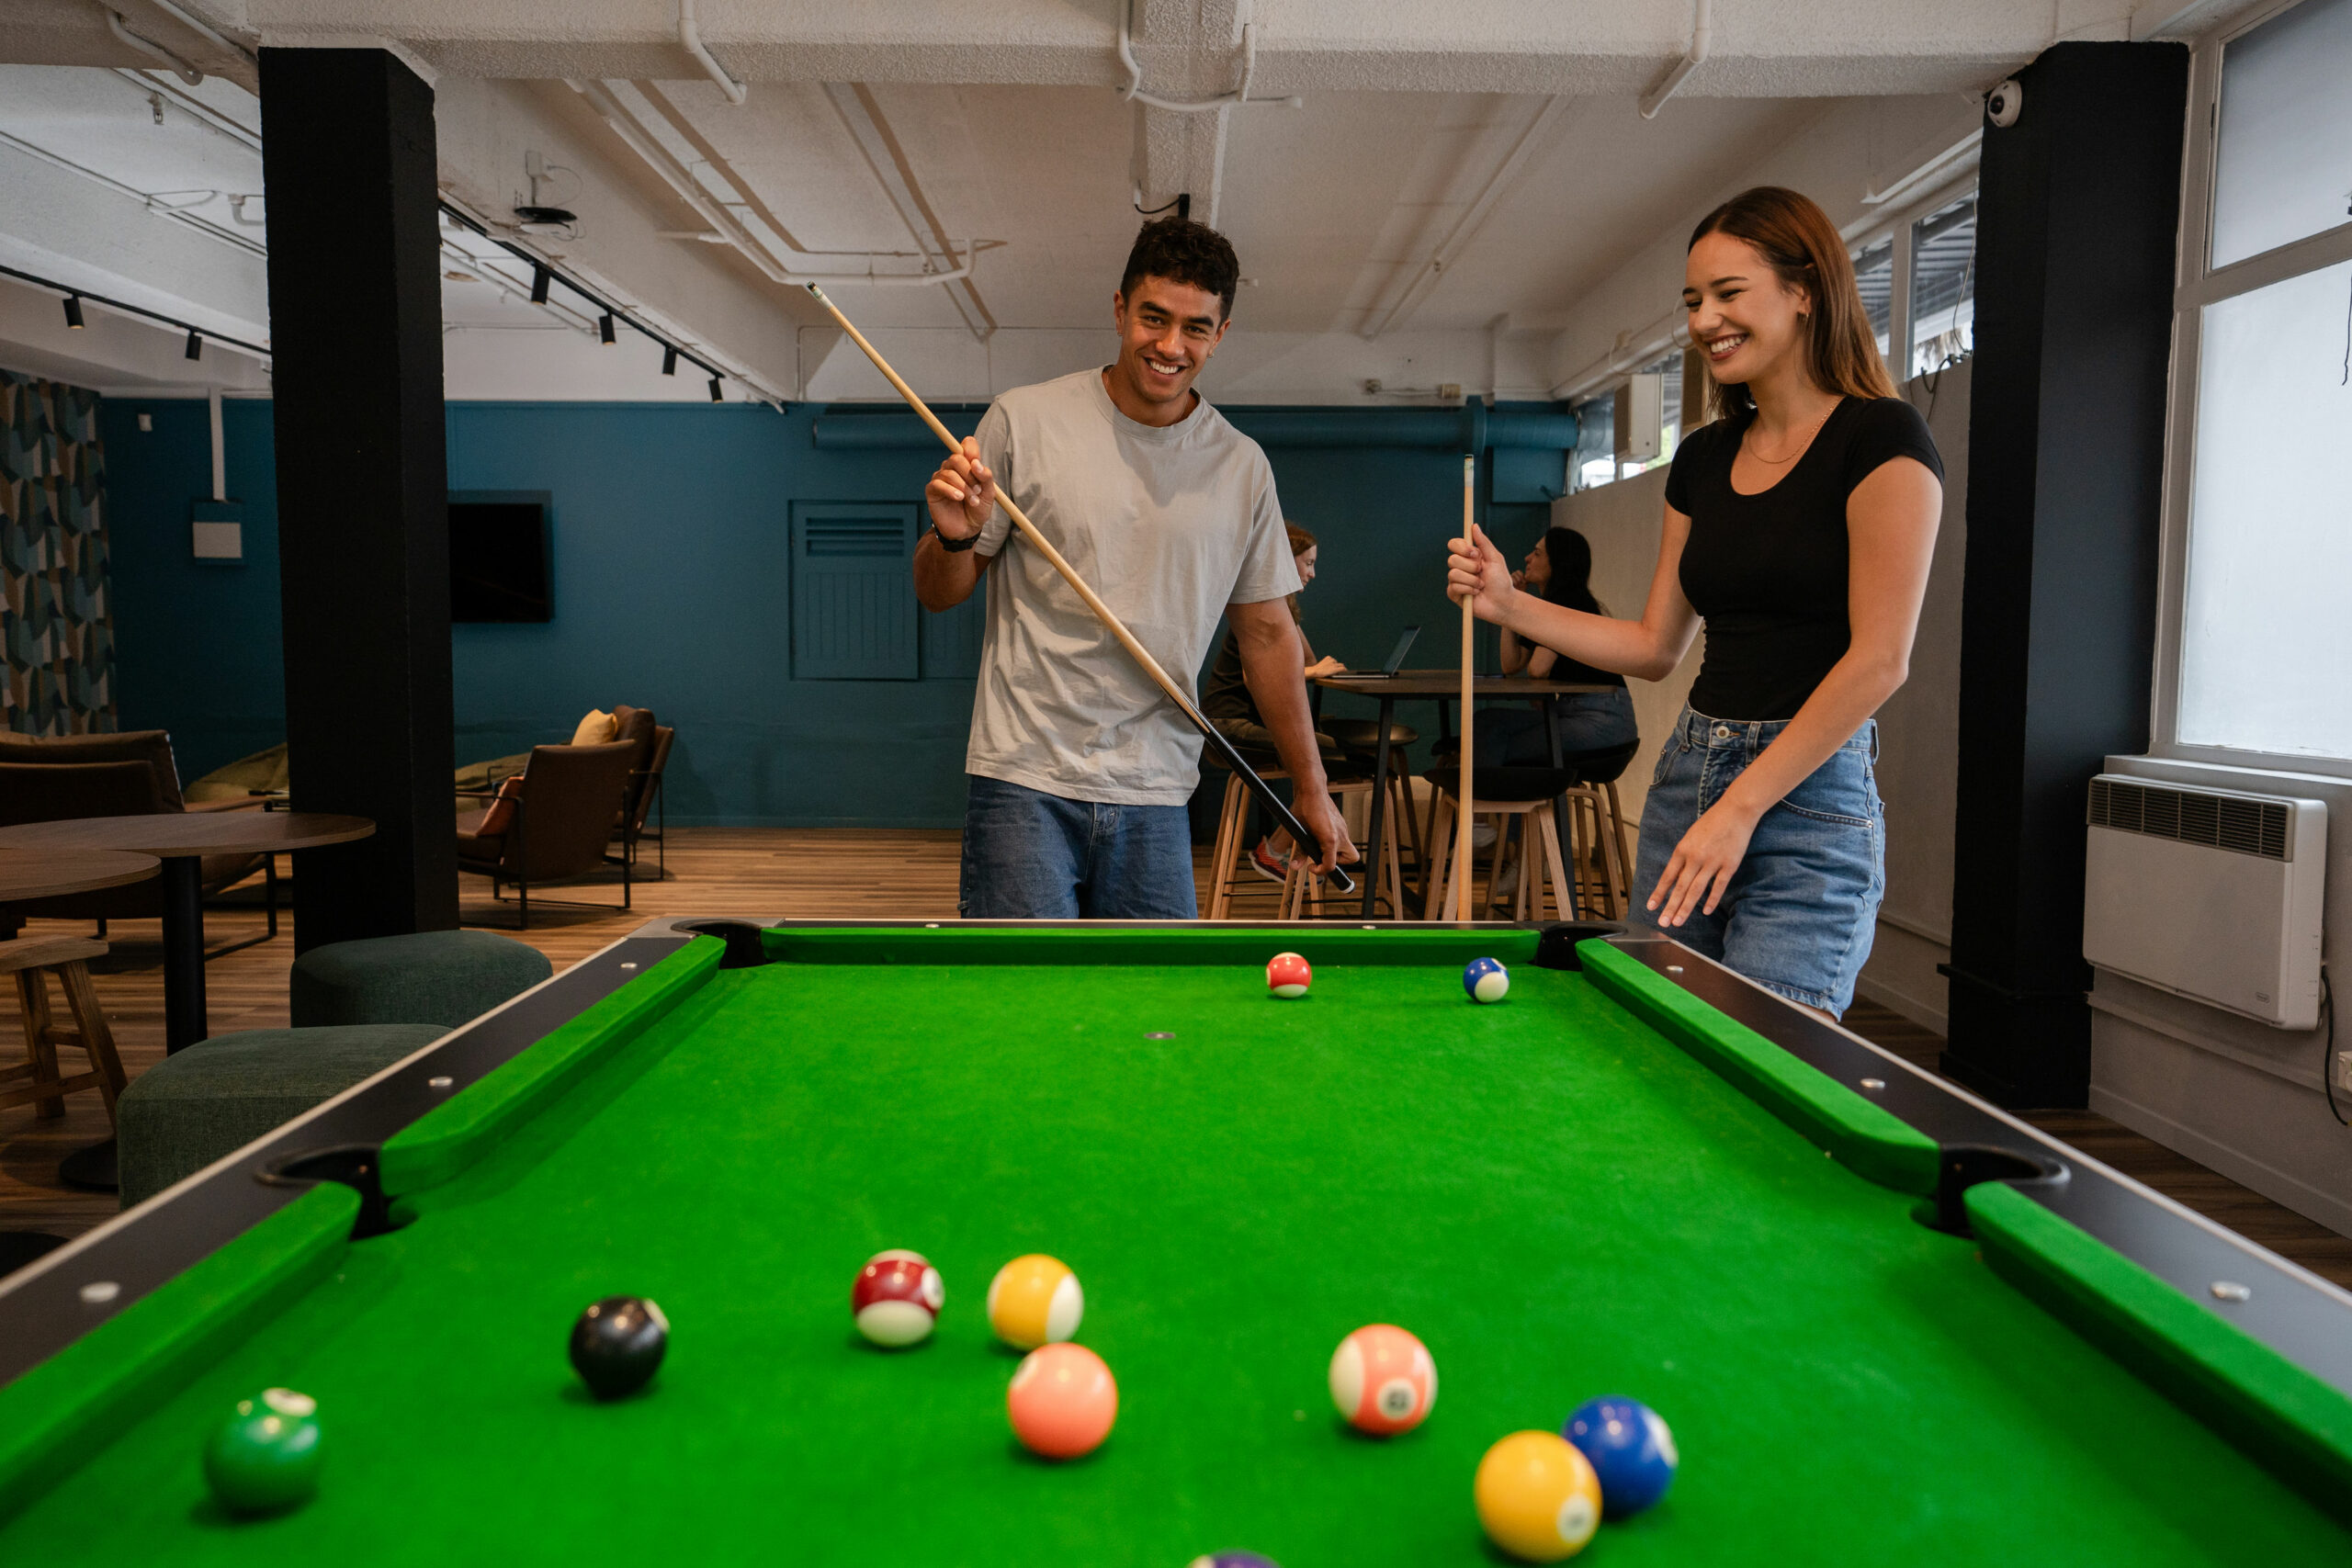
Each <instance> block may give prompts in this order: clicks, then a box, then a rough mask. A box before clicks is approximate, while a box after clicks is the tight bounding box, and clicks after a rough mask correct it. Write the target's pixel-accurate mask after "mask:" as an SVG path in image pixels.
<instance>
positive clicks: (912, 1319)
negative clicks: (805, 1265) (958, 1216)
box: [849, 1247, 947, 1349]
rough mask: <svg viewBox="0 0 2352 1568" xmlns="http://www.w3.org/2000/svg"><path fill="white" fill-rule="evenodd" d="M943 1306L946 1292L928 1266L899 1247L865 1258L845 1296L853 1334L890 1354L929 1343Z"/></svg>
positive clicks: (929, 1263)
mask: <svg viewBox="0 0 2352 1568" xmlns="http://www.w3.org/2000/svg"><path fill="white" fill-rule="evenodd" d="M946 1300H947V1287H946V1286H945V1285H944V1284H943V1283H942V1282H941V1280H940V1278H939V1270H938V1269H933V1267H932V1266H931V1260H930V1259H929V1258H925V1257H923V1255H922V1253H920V1252H908V1251H905V1250H903V1249H901V1248H897V1247H894V1248H892V1249H891V1250H890V1251H888V1252H877V1253H876V1254H875V1255H874V1256H873V1257H872V1258H867V1259H866V1260H865V1268H863V1269H859V1270H858V1271H857V1283H856V1284H854V1285H853V1286H852V1287H851V1288H850V1294H849V1304H850V1310H851V1311H852V1312H854V1313H855V1314H857V1331H858V1332H859V1333H860V1334H863V1335H865V1337H867V1338H868V1339H871V1340H872V1341H874V1343H876V1345H888V1346H889V1347H891V1348H894V1349H895V1348H898V1347H899V1346H901V1345H913V1344H916V1343H919V1342H920V1341H922V1340H923V1339H927V1338H929V1337H931V1325H933V1323H936V1322H937V1321H938V1320H939V1309H940V1306H941V1304H942V1303H944V1302H945V1301H946Z"/></svg>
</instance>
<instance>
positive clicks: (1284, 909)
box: [1275, 774, 1407, 920]
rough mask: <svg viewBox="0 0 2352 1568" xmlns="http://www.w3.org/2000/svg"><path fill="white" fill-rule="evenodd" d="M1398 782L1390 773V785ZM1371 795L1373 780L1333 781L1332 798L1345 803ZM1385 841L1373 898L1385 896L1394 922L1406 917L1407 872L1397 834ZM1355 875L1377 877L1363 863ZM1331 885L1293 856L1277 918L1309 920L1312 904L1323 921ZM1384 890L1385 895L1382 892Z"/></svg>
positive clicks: (1385, 838)
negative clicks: (1309, 908) (1350, 797)
mask: <svg viewBox="0 0 2352 1568" xmlns="http://www.w3.org/2000/svg"><path fill="white" fill-rule="evenodd" d="M1396 782H1397V775H1395V774H1391V775H1390V776H1389V783H1390V784H1395V783H1396ZM1371 794H1372V781H1371V780H1370V779H1368V778H1363V779H1337V780H1334V781H1332V784H1331V798H1332V799H1334V800H1337V801H1341V802H1344V801H1345V800H1346V799H1347V797H1348V796H1350V795H1365V796H1369V795H1371ZM1345 815H1346V813H1345V811H1344V809H1343V810H1342V811H1341V816H1342V817H1344V816H1345ZM1382 839H1383V840H1384V841H1383V843H1382V845H1381V848H1382V849H1383V851H1384V853H1383V854H1382V856H1381V857H1380V858H1381V864H1380V866H1379V868H1378V873H1377V875H1376V876H1375V879H1374V888H1373V897H1374V900H1375V901H1377V900H1378V899H1380V898H1381V897H1384V896H1385V897H1386V898H1387V900H1388V909H1389V914H1390V917H1391V918H1392V919H1399V920H1401V919H1406V918H1407V916H1406V914H1405V873H1404V868H1403V863H1402V862H1401V861H1399V860H1398V858H1397V835H1396V833H1395V832H1394V831H1391V832H1388V833H1385V834H1383V835H1382ZM1356 847H1357V848H1358V849H1359V850H1362V849H1363V848H1365V847H1366V846H1365V845H1363V844H1361V843H1360V844H1358V845H1357V846H1356ZM1355 874H1357V875H1358V876H1363V875H1368V874H1372V873H1367V872H1366V871H1365V870H1364V867H1363V863H1361V862H1359V863H1357V865H1356V870H1355ZM1328 886H1329V884H1327V883H1326V882H1325V881H1324V879H1323V878H1321V877H1319V876H1317V875H1316V874H1315V873H1314V871H1313V870H1312V869H1311V868H1310V867H1309V866H1308V864H1307V863H1306V857H1305V856H1303V855H1293V856H1291V857H1290V871H1289V873H1288V874H1286V875H1284V876H1283V901H1282V905H1281V908H1280V909H1279V911H1278V912H1277V914H1276V915H1275V919H1283V920H1303V919H1308V918H1310V917H1309V916H1308V915H1307V912H1306V910H1307V906H1308V905H1309V904H1312V905H1313V906H1314V908H1315V913H1314V915H1313V917H1312V918H1313V919H1318V920H1319V919H1323V918H1324V916H1323V909H1324V905H1325V904H1326V903H1327V902H1328V901H1329V893H1328V892H1327V891H1326V889H1327V888H1328ZM1384 889H1385V894H1384V891H1383V890H1384ZM1348 897H1351V898H1352V897H1355V896H1354V895H1352V894H1351V895H1348Z"/></svg>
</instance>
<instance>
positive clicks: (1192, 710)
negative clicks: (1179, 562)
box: [801, 283, 1356, 893]
mask: <svg viewBox="0 0 2352 1568" xmlns="http://www.w3.org/2000/svg"><path fill="white" fill-rule="evenodd" d="M801 287H802V288H806V289H808V290H809V295H810V297H811V298H813V299H815V300H816V301H817V303H818V304H820V305H822V306H823V307H824V308H825V310H826V313H827V314H829V315H831V317H832V318H833V320H834V321H838V322H840V323H841V329H842V331H843V332H845V333H849V338H850V341H851V342H852V343H854V344H857V346H858V347H859V348H861V349H863V350H865V357H866V358H868V359H870V360H872V361H873V362H874V368H876V370H879V371H880V372H882V378H883V379H884V380H886V381H888V382H889V383H890V385H892V386H893V387H896V388H897V389H899V396H900V397H902V398H904V399H906V400H907V406H908V407H909V408H910V409H912V410H914V411H915V412H917V413H919V414H921V415H922V422H923V423H925V424H927V425H929V426H931V429H932V434H934V435H937V436H938V437H939V439H940V440H941V441H943V442H944V443H945V444H946V446H947V449H948V450H949V451H950V452H961V451H962V450H963V449H964V444H963V443H962V442H960V441H958V440H956V435H955V433H954V432H952V431H950V430H949V429H948V428H947V427H946V426H945V425H944V424H942V423H940V422H939V416H938V415H937V414H935V413H933V412H931V408H930V405H929V404H927V403H925V402H924V401H923V400H922V399H921V398H920V397H917V396H916V395H915V389H913V388H912V387H910V386H908V385H907V384H906V382H904V381H902V380H900V379H899V373H898V372H897V371H896V370H893V369H891V368H890V362H889V361H888V360H887V359H885V358H883V357H882V355H881V354H880V352H879V351H878V350H876V348H875V346H874V345H873V344H870V343H868V342H866V341H865V333H862V332H859V331H858V330H857V328H856V326H855V325H854V324H853V323H852V322H851V321H850V319H849V318H848V317H847V316H844V315H842V312H841V308H840V307H839V306H837V305H835V304H834V303H833V302H832V301H831V299H826V298H825V291H824V290H823V289H821V288H818V287H817V286H816V285H815V284H813V283H804V284H802V285H801ZM989 489H990V490H992V491H995V492H996V503H997V504H998V505H999V506H1001V507H1003V508H1004V513H1005V515H1006V516H1008V517H1010V518H1012V524H1013V526H1014V527H1016V528H1019V529H1020V530H1021V536H1022V537H1023V538H1024V539H1026V540H1028V541H1029V543H1030V544H1031V545H1032V546H1033V547H1035V548H1036V549H1037V550H1039V551H1041V552H1042V553H1043V554H1044V555H1045V558H1046V561H1047V562H1048V563H1049V564H1050V565H1051V566H1052V567H1053V569H1054V570H1056V571H1057V572H1059V573H1061V575H1062V581H1065V582H1067V583H1069V585H1070V587H1071V589H1072V590H1073V591H1074V592H1076V593H1077V594H1078V596H1079V597H1080V599H1083V600H1084V601H1086V607H1087V608H1088V609H1090V610H1091V611H1093V612H1094V618H1095V619H1096V620H1099V621H1101V622H1102V623H1103V627H1104V629H1106V630H1107V631H1109V632H1110V634H1111V635H1112V636H1113V637H1116V638H1117V639H1118V641H1119V646H1120V647H1121V648H1124V649H1126V650H1127V652H1128V654H1129V656H1130V657H1132V658H1133V659H1134V660H1135V661H1136V663H1137V664H1140V665H1142V666H1143V672H1144V673H1145V674H1147V675H1148V676H1150V677H1151V679H1152V681H1153V682H1154V683H1155V684H1156V685H1158V686H1159V689H1160V690H1161V691H1162V692H1165V693H1166V694H1168V700H1169V701H1170V702H1171V703H1174V704H1175V705H1176V706H1177V709H1178V711H1180V712H1181V713H1182V714H1183V716H1185V717H1186V718H1188V719H1191V720H1192V721H1193V728H1195V729H1197V730H1199V731H1200V732H1201V739H1204V740H1206V741H1207V742H1208V743H1209V746H1210V748H1211V749H1212V750H1215V751H1216V754H1217V760H1218V761H1221V762H1223V763H1224V764H1225V766H1226V768H1227V770H1228V771H1229V772H1230V773H1232V774H1233V776H1234V777H1235V778H1238V779H1239V780H1240V781H1241V782H1242V783H1243V784H1247V785H1249V787H1250V794H1252V795H1256V796H1257V797H1258V801H1259V804H1261V805H1262V806H1263V807H1265V808H1266V809H1267V810H1268V811H1271V812H1272V813H1273V815H1274V819H1275V820H1276V821H1278V822H1280V823H1281V824H1282V825H1283V827H1284V828H1286V829H1289V830H1290V836H1291V839H1292V841H1293V842H1295V843H1299V844H1305V843H1307V842H1308V841H1310V840H1312V841H1313V842H1315V843H1317V844H1318V845H1319V844H1320V843H1321V842H1322V840H1321V839H1319V838H1317V836H1316V835H1315V834H1313V833H1310V832H1308V831H1307V830H1306V828H1305V827H1304V826H1302V825H1301V824H1300V822H1299V820H1298V818H1296V817H1295V816H1293V815H1292V814H1291V809H1290V807H1287V806H1285V805H1283V803H1282V801H1281V800H1280V799H1278V798H1277V797H1276V796H1275V795H1274V792H1273V789H1272V786H1271V785H1269V784H1267V783H1266V781H1265V780H1263V779H1261V778H1260V777H1259V776H1258V772H1257V770H1256V769H1254V768H1252V767H1251V766H1250V764H1249V763H1247V762H1245V761H1242V760H1241V753H1240V752H1239V751H1238V750H1235V749H1234V745H1233V742H1232V741H1230V740H1227V739H1226V738H1225V737H1224V736H1223V735H1221V734H1219V733H1218V732H1217V729H1216V726H1215V725H1212V724H1211V723H1209V721H1208V720H1207V719H1205V718H1204V717H1203V716H1201V710H1200V709H1198V708H1196V707H1194V706H1193V703H1192V699H1191V698H1189V697H1187V696H1185V695H1184V694H1183V693H1182V691H1180V690H1178V689H1177V685H1176V682H1173V681H1171V680H1170V679H1169V678H1168V671H1165V670H1162V669H1161V668H1160V667H1159V660H1157V659H1154V658H1153V657H1152V656H1151V650H1150V649H1148V648H1146V647H1144V645H1143V644H1141V643H1139V642H1137V641H1136V637H1135V634H1134V633H1133V632H1131V631H1129V630H1127V628H1126V627H1125V626H1123V625H1121V624H1120V621H1119V617H1118V616H1117V615H1114V614H1112V611H1111V606H1109V605H1108V604H1104V603H1103V601H1102V600H1101V599H1099V598H1097V597H1096V596H1095V592H1094V590H1092V589H1091V588H1089V587H1088V586H1087V585H1086V581H1085V579H1083V578H1081V577H1080V576H1079V575H1078V570H1077V569H1076V568H1075V567H1073V566H1071V565H1070V564H1069V561H1067V560H1065V559H1063V558H1062V553H1061V551H1059V550H1057V549H1056V548H1054V547H1053V543H1052V541H1050V540H1048V539H1047V538H1046V536H1045V535H1043V534H1041V533H1039V532H1038V531H1037V525H1035V523H1032V522H1030V521H1029V518H1028V516H1027V514H1026V513H1023V511H1022V510H1021V508H1020V507H1018V506H1016V505H1014V504H1013V501H1012V497H1011V496H1009V495H1007V494H1005V493H1004V487H1003V486H1002V485H1000V484H995V483H991V484H990V485H989ZM1342 847H1345V846H1342ZM1329 880H1330V881H1331V883H1332V885H1333V886H1336V887H1338V888H1339V890H1340V892H1342V893H1352V892H1354V891H1355V890H1356V885H1355V881H1354V879H1353V878H1351V877H1350V876H1349V875H1348V873H1347V868H1346V867H1345V866H1342V865H1340V863H1338V862H1337V861H1336V860H1334V862H1333V863H1332V865H1331V875H1330V878H1329Z"/></svg>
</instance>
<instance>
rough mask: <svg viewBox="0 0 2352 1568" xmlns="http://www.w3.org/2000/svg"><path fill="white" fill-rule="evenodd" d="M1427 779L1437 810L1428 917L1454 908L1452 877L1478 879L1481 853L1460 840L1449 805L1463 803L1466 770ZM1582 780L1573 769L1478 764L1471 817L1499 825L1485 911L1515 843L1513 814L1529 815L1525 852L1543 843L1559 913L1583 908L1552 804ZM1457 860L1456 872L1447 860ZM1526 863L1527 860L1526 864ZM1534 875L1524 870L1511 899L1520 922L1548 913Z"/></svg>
mask: <svg viewBox="0 0 2352 1568" xmlns="http://www.w3.org/2000/svg"><path fill="white" fill-rule="evenodd" d="M1423 777H1425V778H1427V779H1428V780H1429V782H1430V784H1431V785H1432V786H1433V787H1434V791H1435V793H1434V795H1433V799H1432V809H1433V811H1434V813H1435V815H1436V820H1435V821H1434V822H1432V823H1431V824H1430V876H1429V890H1428V902H1427V904H1426V905H1425V906H1424V908H1423V910H1422V919H1430V920H1438V919H1445V918H1446V913H1445V911H1446V910H1448V909H1449V908H1452V906H1453V899H1452V898H1451V897H1448V894H1449V893H1450V892H1451V891H1452V888H1451V886H1450V885H1451V882H1452V879H1453V876H1461V877H1464V878H1470V879H1473V886H1475V878H1476V874H1477V865H1476V859H1477V851H1476V848H1475V847H1474V846H1473V845H1470V844H1465V843H1461V842H1459V841H1458V837H1459V829H1458V827H1457V826H1454V825H1453V824H1451V823H1450V822H1449V819H1448V818H1449V804H1448V803H1449V802H1453V801H1457V800H1458V799H1459V795H1457V794H1456V791H1457V790H1458V788H1459V786H1460V784H1461V773H1459V772H1458V771H1449V770H1447V769H1444V768H1432V769H1431V770H1430V772H1429V773H1426V774H1424V775H1423ZM1576 782H1577V776H1576V770H1575V769H1573V768H1565V767H1562V768H1473V769H1472V770H1471V774H1470V789H1471V795H1472V798H1471V801H1470V816H1471V821H1472V823H1473V824H1474V825H1475V824H1476V821H1477V819H1478V818H1481V817H1485V818H1492V819H1493V821H1494V826H1495V845H1494V860H1493V862H1492V863H1491V864H1490V865H1489V867H1488V869H1487V898H1486V900H1485V908H1487V910H1489V911H1492V910H1493V909H1494V908H1495V904H1494V888H1495V886H1496V883H1497V881H1498V879H1499V877H1500V876H1501V874H1502V864H1503V851H1504V849H1505V847H1506V846H1507V843H1508V841H1509V840H1510V832H1509V831H1508V827H1509V823H1510V818H1514V817H1521V818H1526V819H1527V820H1526V826H1525V828H1524V829H1523V830H1522V831H1521V835H1520V837H1521V840H1522V842H1523V843H1524V845H1525V846H1526V847H1525V848H1524V849H1523V850H1522V854H1524V855H1532V854H1533V853H1534V852H1535V850H1536V847H1537V846H1538V845H1540V846H1541V847H1542V850H1543V852H1544V871H1545V872H1546V873H1547V874H1549V876H1550V878H1551V885H1552V908H1553V911H1554V918H1555V919H1563V920H1566V919H1574V918H1575V917H1574V914H1573V913H1572V911H1573V910H1574V909H1575V908H1577V901H1576V890H1575V884H1574V882H1573V881H1572V879H1571V878H1570V877H1569V875H1568V872H1567V867H1566V863H1565V857H1564V856H1563V855H1562V853H1561V850H1560V833H1559V821H1558V817H1557V815H1556V813H1555V811H1554V810H1553V805H1552V803H1553V801H1554V800H1555V799H1556V798H1557V797H1559V796H1560V795H1565V794H1566V793H1567V792H1568V791H1569V790H1570V789H1571V788H1573V787H1574V786H1575V784H1576ZM1449 862H1451V863H1452V870H1451V874H1449V870H1448V863H1449ZM1522 864H1524V863H1522ZM1535 880H1536V879H1535V878H1534V877H1532V876H1530V875H1527V874H1525V872H1524V871H1522V873H1521V876H1520V879H1519V887H1518V890H1517V892H1516V894H1515V895H1514V897H1513V901H1514V905H1515V909H1516V912H1515V914H1514V916H1513V918H1514V919H1530V918H1531V917H1532V918H1537V919H1540V918H1542V913H1543V910H1542V898H1541V897H1540V895H1538V894H1537V893H1536V890H1535V886H1534V884H1535Z"/></svg>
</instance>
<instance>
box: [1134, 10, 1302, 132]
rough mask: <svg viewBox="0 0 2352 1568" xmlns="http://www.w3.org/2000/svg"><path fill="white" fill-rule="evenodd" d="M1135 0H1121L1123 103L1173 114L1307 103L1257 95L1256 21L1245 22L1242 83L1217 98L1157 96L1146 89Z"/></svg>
mask: <svg viewBox="0 0 2352 1568" xmlns="http://www.w3.org/2000/svg"><path fill="white" fill-rule="evenodd" d="M1135 8H1136V7H1135V0H1119V64H1120V66H1121V68H1122V69H1124V70H1125V72H1126V73H1127V85H1126V87H1125V90H1124V91H1122V92H1121V93H1120V94H1119V99H1120V101H1121V102H1122V103H1137V104H1148V105H1150V106H1151V107H1153V108H1156V109H1166V110H1168V111H1169V112H1170V113H1171V114H1205V113H1207V112H1209V111H1210V110H1212V109H1229V108H1233V107H1236V106H1238V105H1241V104H1259V105H1268V104H1271V105H1273V106H1275V107H1280V108H1286V109H1295V108H1303V107H1306V99H1304V98H1302V97H1300V96H1297V95H1296V94H1295V93H1294V94H1292V95H1291V96H1289V97H1286V98H1253V97H1251V96H1250V80H1251V78H1253V77H1255V76H1256V75H1257V74H1258V26H1257V24H1256V23H1255V22H1244V23H1242V24H1241V85H1239V86H1238V87H1236V88H1235V89H1234V90H1233V91H1232V92H1230V93H1219V94H1218V95H1217V96H1216V97H1214V98H1200V99H1196V100H1187V99H1183V98H1162V97H1156V96H1153V95H1152V94H1149V93H1147V92H1145V91H1144V90H1143V66H1142V65H1141V64H1139V63H1138V62H1136V51H1135V36H1134V19H1135Z"/></svg>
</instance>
